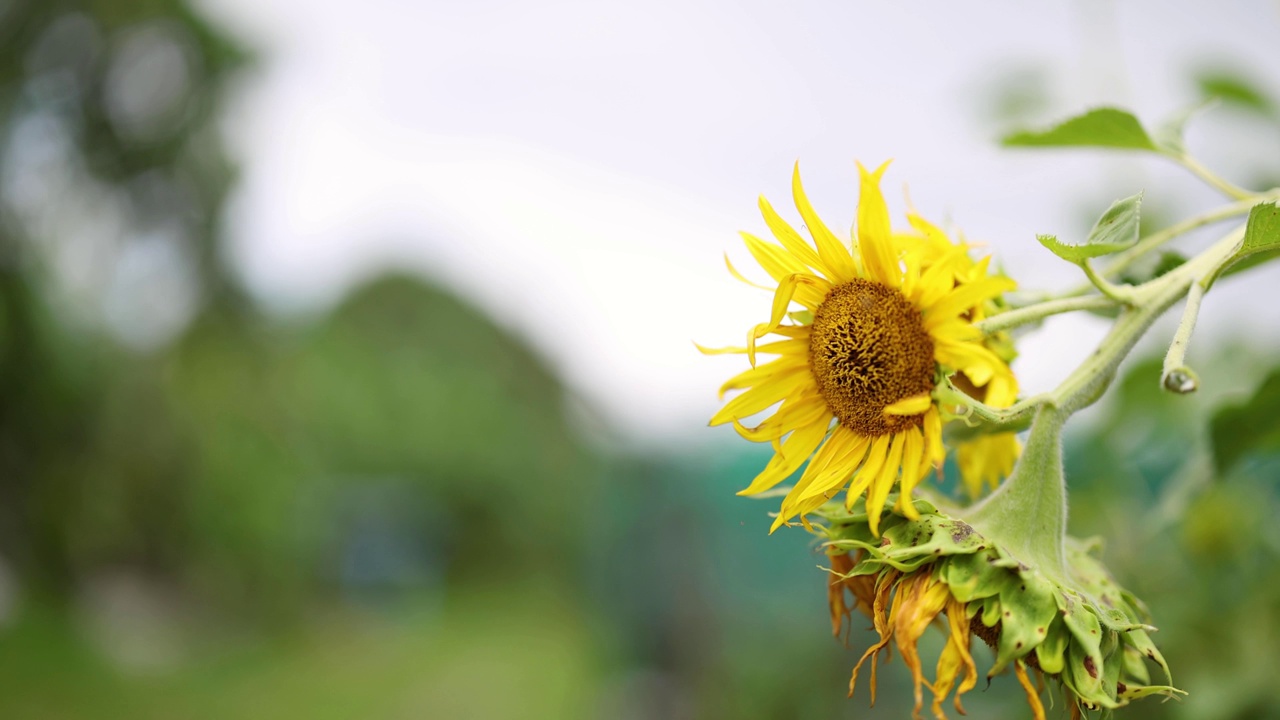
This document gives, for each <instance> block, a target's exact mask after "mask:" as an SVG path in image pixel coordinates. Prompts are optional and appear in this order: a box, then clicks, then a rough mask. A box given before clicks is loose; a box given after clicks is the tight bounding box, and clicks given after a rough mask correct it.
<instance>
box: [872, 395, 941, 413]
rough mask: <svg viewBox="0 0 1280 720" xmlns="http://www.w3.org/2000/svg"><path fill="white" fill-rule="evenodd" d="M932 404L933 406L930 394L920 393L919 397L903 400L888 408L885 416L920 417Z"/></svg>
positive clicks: (913, 396)
mask: <svg viewBox="0 0 1280 720" xmlns="http://www.w3.org/2000/svg"><path fill="white" fill-rule="evenodd" d="M931 404H933V398H932V397H930V395H929V393H920V394H919V395H912V396H911V397H905V398H902V399H901V400H899V401H898V402H896V403H893V404H892V405H888V406H886V407H885V409H884V414H885V415H919V414H920V413H922V412H924V411H925V410H928V409H929V406H930V405H931Z"/></svg>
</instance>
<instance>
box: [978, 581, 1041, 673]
mask: <svg viewBox="0 0 1280 720" xmlns="http://www.w3.org/2000/svg"><path fill="white" fill-rule="evenodd" d="M1057 614H1058V605H1057V602H1055V600H1054V585H1053V583H1051V582H1049V580H1048V579H1046V578H1045V577H1044V575H1042V574H1040V573H1039V572H1038V571H1036V570H1023V571H1021V572H1018V573H1016V574H1009V575H1007V576H1006V579H1005V584H1004V588H1002V589H1001V590H1000V647H999V649H998V650H997V652H996V662H995V665H994V666H992V668H991V672H989V673H987V674H988V675H994V674H996V673H998V672H1000V671H1001V670H1003V669H1004V668H1005V666H1006V665H1008V664H1009V663H1010V662H1012V661H1013V660H1015V659H1017V658H1020V657H1022V656H1024V655H1026V654H1027V653H1029V652H1031V651H1032V650H1034V649H1035V648H1036V646H1037V645H1039V644H1040V643H1042V642H1044V640H1045V638H1046V637H1047V636H1048V633H1049V624H1050V623H1051V622H1052V621H1053V618H1054V616H1056V615H1057Z"/></svg>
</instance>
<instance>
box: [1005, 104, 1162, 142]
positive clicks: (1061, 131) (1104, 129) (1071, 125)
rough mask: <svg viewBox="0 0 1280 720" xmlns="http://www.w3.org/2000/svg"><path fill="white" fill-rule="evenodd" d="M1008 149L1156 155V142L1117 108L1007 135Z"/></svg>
mask: <svg viewBox="0 0 1280 720" xmlns="http://www.w3.org/2000/svg"><path fill="white" fill-rule="evenodd" d="M1001 143H1002V144H1003V145H1005V146H1007V147H1070V146H1077V147H1081V146H1082V147H1100V148H1116V149H1121V150H1150V151H1156V150H1158V148H1157V147H1156V144H1155V142H1153V141H1152V139H1151V136H1150V135H1148V134H1147V131H1146V130H1145V129H1144V128H1143V127H1142V123H1140V122H1138V118H1136V117H1134V116H1133V115H1132V114H1130V113H1127V112H1125V111H1124V110H1119V109H1117V108H1106V107H1104V108H1097V109H1095V110H1090V111H1088V112H1086V113H1084V114H1083V115H1077V116H1075V117H1073V118H1069V119H1067V120H1064V121H1062V122H1060V123H1058V124H1057V125H1054V126H1053V127H1051V128H1048V129H1047V130H1040V131H1025V130H1024V131H1021V132H1015V133H1013V134H1011V135H1006V136H1005V137H1004V139H1003V140H1002V141H1001Z"/></svg>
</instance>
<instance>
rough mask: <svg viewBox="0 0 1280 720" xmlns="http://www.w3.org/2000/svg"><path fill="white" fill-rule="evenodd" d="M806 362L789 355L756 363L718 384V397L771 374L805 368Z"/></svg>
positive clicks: (762, 380)
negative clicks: (761, 363) (759, 363)
mask: <svg viewBox="0 0 1280 720" xmlns="http://www.w3.org/2000/svg"><path fill="white" fill-rule="evenodd" d="M808 367H809V365H808V363H806V362H805V361H804V360H802V359H800V358H798V357H794V356H789V357H781V358H778V359H777V360H772V361H770V362H767V363H765V364H763V365H757V366H755V367H753V368H750V369H748V370H744V371H742V372H740V373H738V374H737V375H734V376H733V377H731V378H729V379H728V380H727V381H726V382H725V384H723V385H721V386H720V398H721V399H724V394H725V393H726V392H728V391H730V390H741V389H742V388H749V387H752V386H755V385H759V384H760V383H763V382H764V381H765V380H768V379H769V378H770V377H771V376H773V375H780V374H782V373H786V372H794V371H795V370H799V369H807V368H808Z"/></svg>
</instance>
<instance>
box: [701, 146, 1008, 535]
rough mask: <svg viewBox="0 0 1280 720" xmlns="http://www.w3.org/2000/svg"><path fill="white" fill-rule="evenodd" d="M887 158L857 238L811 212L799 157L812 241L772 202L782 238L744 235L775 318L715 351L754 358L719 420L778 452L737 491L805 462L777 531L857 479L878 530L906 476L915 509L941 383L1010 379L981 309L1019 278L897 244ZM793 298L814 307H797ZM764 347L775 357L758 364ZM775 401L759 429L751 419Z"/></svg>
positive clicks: (938, 415) (851, 491)
mask: <svg viewBox="0 0 1280 720" xmlns="http://www.w3.org/2000/svg"><path fill="white" fill-rule="evenodd" d="M887 167H888V163H885V164H884V165H881V166H880V167H879V168H877V169H876V170H875V171H874V172H868V171H867V169H866V168H865V167H863V166H862V165H861V164H859V165H858V171H859V176H860V185H861V191H860V198H859V202H858V211H857V223H856V225H857V231H856V233H855V235H854V238H853V242H852V247H850V245H848V244H846V243H845V242H844V241H842V240H841V239H840V238H838V237H837V236H836V235H835V233H833V232H832V231H831V230H830V229H828V228H827V226H826V224H825V223H823V221H822V220H821V218H819V217H818V215H817V213H816V212H814V209H813V206H812V205H811V204H810V203H809V199H808V198H807V197H806V195H805V192H804V188H803V186H802V185H801V182H800V170H799V165H798V164H797V166H796V168H795V172H794V173H793V175H792V194H793V198H794V201H795V205H796V209H797V210H798V211H799V212H800V216H801V218H802V219H803V220H804V224H805V226H807V228H808V231H809V233H810V235H811V237H812V240H813V242H812V243H810V242H809V241H808V240H806V239H805V238H803V237H802V236H801V235H800V233H799V232H797V231H796V230H795V229H794V228H793V227H792V226H791V225H789V224H788V223H787V222H786V221H785V220H783V219H782V218H781V216H779V215H778V213H777V212H775V211H774V209H773V207H772V206H771V205H770V204H769V202H768V201H767V200H765V199H764V198H763V197H762V198H761V199H760V210H761V213H762V214H763V215H764V220H765V223H766V224H767V225H768V227H769V229H770V231H771V232H772V234H773V236H774V238H775V239H776V241H777V242H770V241H766V240H762V239H760V238H758V237H755V236H752V235H750V234H748V233H742V236H743V239H744V240H745V241H746V245H747V250H748V251H749V252H750V253H751V255H752V257H754V258H755V259H756V261H757V262H759V263H760V265H761V267H763V268H764V270H765V271H766V272H767V273H768V274H769V275H770V277H772V279H773V281H774V282H775V283H776V285H775V286H774V287H766V289H770V290H772V291H773V304H772V310H771V313H770V317H769V320H768V322H764V323H761V324H759V325H756V326H755V327H753V328H752V329H751V330H750V331H749V332H748V334H747V342H746V346H745V347H734V348H722V349H719V350H706V349H704V352H708V353H741V354H745V355H746V356H747V358H748V360H749V362H750V364H751V368H750V369H748V370H746V371H744V372H742V373H740V374H738V375H736V376H734V377H733V378H731V379H730V380H729V381H728V382H726V383H725V384H724V385H723V386H722V388H721V396H722V397H723V395H724V393H725V392H727V391H729V390H744V392H742V393H741V394H739V395H737V396H736V397H734V398H733V399H732V400H730V401H729V402H728V403H726V404H725V406H724V407H723V408H722V409H721V410H720V411H719V412H718V413H716V414H715V416H714V417H713V418H712V419H711V424H712V425H722V424H727V423H732V424H733V425H734V427H735V428H736V429H737V431H738V433H739V434H741V435H742V436H743V437H745V438H747V439H748V440H752V441H756V442H769V443H772V444H773V447H774V450H775V453H774V456H773V458H772V459H771V460H770V461H769V463H768V464H767V465H766V466H765V468H764V470H763V471H761V472H760V474H759V475H757V476H756V478H755V479H754V480H753V481H752V482H751V484H750V485H749V486H748V487H747V488H746V489H744V490H742V491H741V492H740V493H739V494H741V495H754V494H757V493H761V492H764V491H766V490H769V489H770V488H772V487H774V486H775V485H777V484H778V483H780V482H781V481H782V480H784V479H786V478H787V477H789V476H790V475H791V474H792V473H794V472H795V471H796V470H798V469H800V467H801V466H802V465H804V464H805V461H806V460H807V461H808V465H807V467H805V470H804V472H803V474H802V475H801V477H800V480H799V481H798V482H797V483H796V484H795V486H794V487H793V488H792V489H791V490H790V492H788V493H787V495H786V497H785V499H784V500H783V502H782V508H781V512H780V513H779V514H778V517H777V520H776V521H775V522H774V524H773V527H772V529H771V530H770V532H772V531H773V530H776V529H777V528H778V527H779V526H781V525H783V524H786V523H788V522H789V521H790V520H791V519H792V518H795V517H796V516H800V518H801V521H802V522H804V516H805V514H806V513H808V512H812V511H813V510H815V509H817V508H818V507H820V506H821V505H822V504H823V503H825V502H826V501H827V500H829V499H830V498H831V497H833V496H834V495H835V494H836V493H838V492H839V491H840V489H841V488H844V487H845V486H846V484H847V485H848V488H847V492H846V503H847V504H848V505H849V506H852V504H853V502H854V501H855V500H857V499H858V498H859V497H861V496H863V494H864V493H865V495H866V498H867V501H866V502H867V508H868V510H869V515H870V517H872V518H873V520H872V530H873V532H874V531H876V523H877V522H878V519H879V516H880V510H881V509H882V508H883V507H884V504H885V501H886V499H887V498H888V496H889V491H890V489H891V488H893V487H894V485H895V484H896V485H899V486H900V490H901V491H900V494H899V497H900V498H901V499H900V501H899V507H900V508H901V510H902V512H904V513H905V514H906V515H907V516H908V517H915V516H916V511H915V508H914V506H913V504H912V500H911V491H912V489H913V488H914V487H915V486H916V485H917V484H918V483H919V481H920V480H921V479H922V478H923V477H924V476H925V474H926V473H927V472H928V471H929V470H930V469H931V468H935V467H938V466H939V465H940V464H941V462H942V460H943V459H944V456H945V451H944V449H943V445H942V423H943V408H940V407H939V405H938V403H937V402H936V401H935V400H934V398H933V390H934V388H935V386H936V384H937V382H938V380H939V379H940V378H941V377H943V376H946V375H950V374H953V373H963V374H964V376H965V377H966V378H968V381H969V382H970V383H971V384H972V385H974V386H975V387H979V388H983V387H987V386H991V387H992V388H995V387H996V386H998V385H999V386H1002V387H1003V386H1007V382H1008V379H1009V378H1011V377H1012V373H1011V372H1010V371H1009V368H1008V365H1007V363H1006V362H1005V361H1004V360H1002V359H1001V358H1000V357H999V356H998V355H997V354H996V353H994V352H993V351H992V350H991V349H989V348H988V347H987V346H986V345H985V344H984V338H983V336H982V334H981V333H980V332H979V331H978V329H977V328H975V327H974V326H973V318H974V317H976V316H978V314H979V313H981V312H982V306H983V305H984V303H986V302H987V301H989V300H991V299H993V298H995V297H997V296H999V295H1000V294H1001V293H1002V292H1004V291H1006V290H1009V289H1012V288H1013V285H1014V284H1013V282H1012V281H1011V280H1009V279H1008V278H1005V277H1000V276H992V275H988V274H987V271H986V268H987V266H988V264H989V261H990V258H986V259H983V260H980V261H978V262H977V263H976V264H974V265H973V267H969V268H968V269H965V267H966V266H965V265H964V263H965V260H963V259H962V258H961V257H960V256H962V255H967V251H966V249H965V248H964V247H963V246H957V245H954V244H952V243H950V242H949V241H948V242H945V243H938V242H933V241H929V242H920V243H915V244H914V246H912V247H909V248H908V247H906V246H905V245H904V243H901V242H899V241H898V240H896V239H895V236H894V234H893V232H892V230H891V228H890V223H889V212H888V208H887V206H886V205H885V201H884V197H883V196H882V195H881V192H880V178H881V176H882V175H883V174H884V171H885V169H886V168H887ZM926 239H927V238H926ZM729 270H730V272H731V273H733V275H734V276H735V277H737V278H739V279H743V280H744V281H745V278H743V277H742V275H741V274H740V273H738V272H737V271H736V270H735V269H734V268H733V266H732V265H730V266H729ZM978 271H980V273H979V274H980V275H981V276H980V277H977V276H976V275H975V272H978ZM961 274H963V276H964V279H963V281H961ZM793 305H799V306H800V307H801V308H803V309H802V310H797V311H792V308H793ZM787 321H789V322H787ZM762 339H764V340H766V342H763V343H759V342H757V341H759V340H762ZM759 355H771V356H777V357H776V359H773V360H770V361H768V362H763V363H757V361H756V358H757V356H759ZM1015 387H1016V386H1015ZM1015 393H1016V390H1015ZM775 406H776V409H775V410H774V411H773V412H772V414H770V415H769V416H768V417H766V418H765V419H764V420H763V421H762V422H760V423H759V424H757V425H755V426H748V425H746V424H744V422H743V421H744V420H747V419H748V418H750V417H751V416H753V415H756V414H758V413H761V412H764V411H766V410H769V409H770V408H774V407H775Z"/></svg>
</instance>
